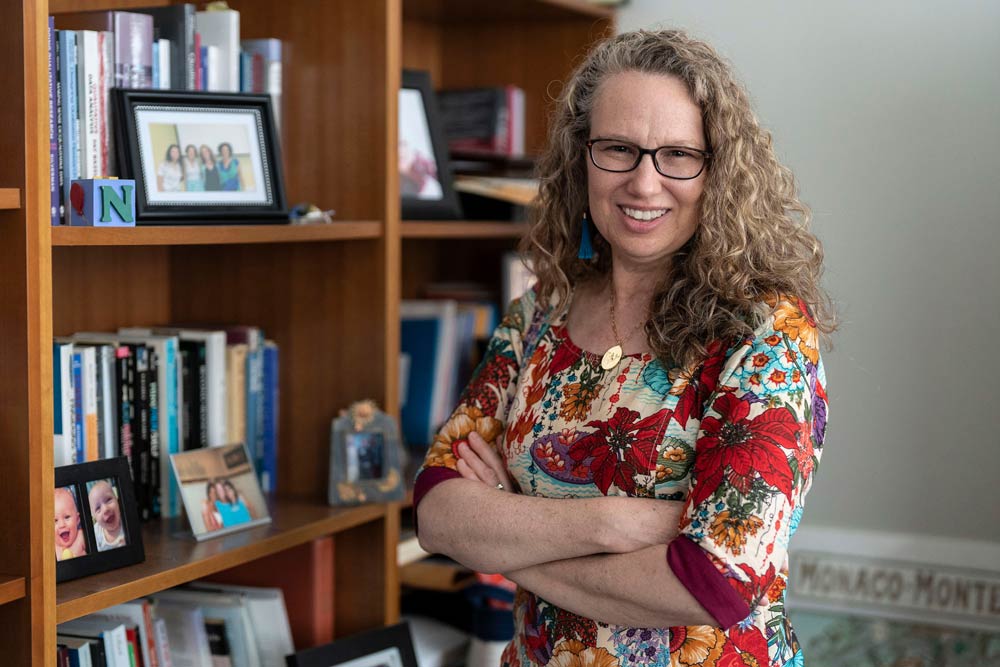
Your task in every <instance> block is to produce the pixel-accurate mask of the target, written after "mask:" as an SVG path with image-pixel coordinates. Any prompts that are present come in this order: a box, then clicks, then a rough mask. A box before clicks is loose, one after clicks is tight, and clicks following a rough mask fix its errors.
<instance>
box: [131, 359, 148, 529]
mask: <svg viewBox="0 0 1000 667" xmlns="http://www.w3.org/2000/svg"><path fill="white" fill-rule="evenodd" d="M132 353H133V354H134V355H135V382H136V385H135V386H136V396H135V406H136V415H137V417H138V420H137V421H138V427H139V428H138V437H137V438H136V441H135V447H134V448H133V453H132V457H133V461H134V468H133V469H134V473H133V480H134V481H135V487H136V496H137V499H136V501H137V503H138V505H139V512H140V515H141V518H142V520H144V521H145V520H147V519H150V518H152V510H153V506H152V501H151V499H150V493H149V468H150V466H149V448H150V423H149V418H150V411H149V366H148V364H149V357H148V355H147V353H146V346H145V345H138V344H137V345H135V346H133V348H132Z"/></svg>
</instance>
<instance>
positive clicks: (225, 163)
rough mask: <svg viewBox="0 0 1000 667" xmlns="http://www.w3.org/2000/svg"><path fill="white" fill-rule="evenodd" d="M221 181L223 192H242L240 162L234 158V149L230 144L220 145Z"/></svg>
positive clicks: (223, 143)
mask: <svg viewBox="0 0 1000 667" xmlns="http://www.w3.org/2000/svg"><path fill="white" fill-rule="evenodd" d="M219 181H220V182H221V183H222V189H223V190H233V191H235V190H242V189H243V180H242V178H241V177H240V161H239V160H237V159H236V158H235V157H233V147H232V145H230V144H229V143H228V142H225V141H224V142H222V143H221V144H219Z"/></svg>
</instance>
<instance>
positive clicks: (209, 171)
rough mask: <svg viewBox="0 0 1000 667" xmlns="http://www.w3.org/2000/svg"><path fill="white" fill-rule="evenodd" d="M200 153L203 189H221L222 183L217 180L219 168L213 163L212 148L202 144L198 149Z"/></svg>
mask: <svg viewBox="0 0 1000 667" xmlns="http://www.w3.org/2000/svg"><path fill="white" fill-rule="evenodd" d="M198 152H199V153H200V154H201V173H202V179H203V181H204V185H205V190H208V191H213V190H221V189H222V183H221V182H220V181H219V168H218V166H217V165H216V164H215V154H214V153H213V152H212V149H211V148H209V147H208V146H206V145H205V144H202V145H201V147H200V148H199V149H198Z"/></svg>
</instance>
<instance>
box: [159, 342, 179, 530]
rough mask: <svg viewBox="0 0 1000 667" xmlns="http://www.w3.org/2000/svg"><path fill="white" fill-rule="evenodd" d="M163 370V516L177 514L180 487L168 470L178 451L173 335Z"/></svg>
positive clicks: (176, 353) (176, 352)
mask: <svg viewBox="0 0 1000 667" xmlns="http://www.w3.org/2000/svg"><path fill="white" fill-rule="evenodd" d="M164 350H165V351H166V357H167V359H166V363H165V364H164V369H165V370H166V373H165V375H166V378H165V386H164V387H161V390H162V391H164V393H165V400H164V401H162V403H161V405H165V407H166V420H165V421H166V423H165V425H166V436H167V437H166V438H164V439H163V443H162V444H163V447H162V448H161V450H162V452H163V454H162V456H161V457H160V459H159V466H160V489H161V493H162V494H163V497H164V502H163V503H162V510H163V516H164V517H166V518H173V517H178V516H180V515H181V490H180V488H179V487H178V486H177V482H176V480H174V478H173V475H171V474H170V456H171V455H172V454H176V453H178V452H180V451H181V445H180V423H179V421H178V418H179V414H178V408H179V406H178V398H179V396H180V386H179V385H178V382H177V380H178V373H179V369H178V361H179V360H178V356H179V354H178V350H177V339H176V338H173V337H171V338H168V339H167V340H166V341H165V345H164Z"/></svg>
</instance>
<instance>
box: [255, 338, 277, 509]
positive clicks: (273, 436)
mask: <svg viewBox="0 0 1000 667" xmlns="http://www.w3.org/2000/svg"><path fill="white" fill-rule="evenodd" d="M263 353H264V371H263V375H264V378H263V395H264V405H263V419H262V424H261V435H262V441H263V446H262V448H261V464H260V468H259V469H258V471H257V472H258V475H259V476H260V487H261V489H262V490H263V491H264V493H272V492H274V491H276V490H277V481H278V430H279V429H278V405H279V402H280V396H281V392H280V389H279V382H278V379H279V376H280V374H279V370H280V362H279V355H278V346H277V344H276V343H275V342H274V341H273V340H268V341H264V352H263Z"/></svg>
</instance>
